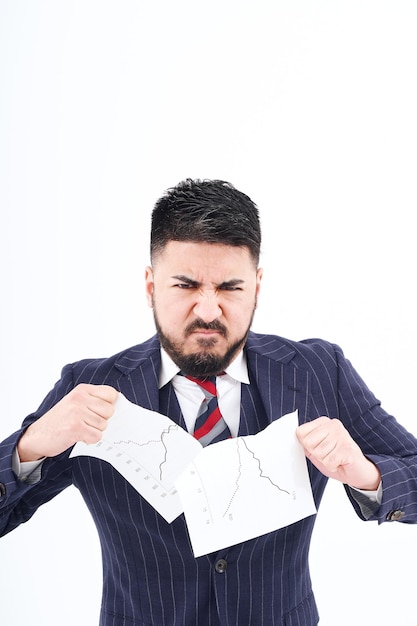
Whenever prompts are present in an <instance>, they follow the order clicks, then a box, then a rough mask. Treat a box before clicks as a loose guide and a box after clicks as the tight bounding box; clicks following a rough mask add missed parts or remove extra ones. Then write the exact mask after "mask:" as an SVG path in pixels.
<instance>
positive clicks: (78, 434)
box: [17, 384, 118, 462]
mask: <svg viewBox="0 0 417 626" xmlns="http://www.w3.org/2000/svg"><path fill="white" fill-rule="evenodd" d="M117 395H118V392H117V391H116V390H115V389H113V387H109V386H107V385H90V384H80V385H77V387H74V389H73V390H72V391H70V392H69V393H68V394H67V395H66V396H64V398H62V400H60V401H59V402H58V403H57V404H56V405H55V406H53V407H52V408H51V409H50V410H49V411H47V412H46V413H45V414H44V415H43V416H42V417H40V418H39V419H38V420H36V421H35V422H33V424H31V425H30V426H29V428H27V430H26V431H25V432H24V434H23V435H22V437H21V438H20V440H19V442H18V444H17V452H18V454H19V458H20V461H21V462H26V461H37V460H38V459H42V458H43V457H53V456H57V455H58V454H61V452H64V451H65V450H67V449H68V448H70V447H71V446H73V445H74V444H75V443H76V442H77V441H84V442H85V443H97V442H98V441H100V439H101V436H102V433H103V431H104V430H105V428H106V426H107V421H108V419H109V418H110V417H111V416H112V415H113V410H114V403H115V401H116V398H117Z"/></svg>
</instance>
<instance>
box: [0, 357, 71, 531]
mask: <svg viewBox="0 0 417 626" xmlns="http://www.w3.org/2000/svg"><path fill="white" fill-rule="evenodd" d="M73 386H74V383H73V376H72V366H70V365H68V366H66V367H65V368H64V369H63V370H62V377H61V379H60V380H59V381H58V382H57V384H56V385H55V387H54V388H53V389H52V391H51V392H50V393H49V394H48V395H47V396H46V398H45V400H44V401H43V402H42V404H41V405H40V407H39V409H38V410H37V411H36V412H35V413H32V414H31V415H29V416H28V417H27V418H26V419H25V420H24V422H23V424H22V427H21V428H20V429H19V430H17V431H16V432H15V433H13V434H12V435H10V437H8V438H7V439H5V440H4V441H3V442H2V443H0V536H2V535H5V534H7V533H8V532H10V531H12V530H13V529H14V528H16V527H17V526H19V525H20V524H22V523H23V522H26V521H27V520H28V519H30V518H31V517H32V515H33V514H34V513H35V512H36V510H37V509H38V507H39V506H41V505H42V504H44V503H45V502H48V501H49V500H51V499H52V498H53V497H54V496H56V495H57V494H58V493H60V492H61V491H62V490H63V489H65V488H66V487H67V486H68V485H70V484H71V482H72V471H71V461H70V460H69V458H68V456H69V453H70V450H67V451H66V452H64V453H62V454H60V455H59V456H56V457H53V458H49V459H46V460H45V461H44V463H43V466H42V474H41V479H40V481H39V482H37V483H36V484H34V485H30V484H28V483H27V482H25V481H24V480H19V479H18V478H17V477H16V475H15V473H14V472H13V468H12V458H13V452H14V450H15V448H16V445H17V443H18V441H19V439H20V437H21V436H22V435H23V433H24V432H25V430H26V429H27V428H28V426H30V424H32V423H33V422H34V421H36V420H37V419H39V418H40V417H41V416H42V415H44V414H45V413H46V412H47V411H48V410H49V409H50V408H52V407H53V406H54V405H55V404H56V403H57V402H59V400H61V399H62V398H63V397H64V396H65V395H66V394H67V393H68V392H69V391H70V390H71V389H72V388H73Z"/></svg>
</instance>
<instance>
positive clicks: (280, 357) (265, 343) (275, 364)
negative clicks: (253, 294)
mask: <svg viewBox="0 0 417 626" xmlns="http://www.w3.org/2000/svg"><path fill="white" fill-rule="evenodd" d="M245 353H246V357H247V363H248V370H249V377H250V379H251V382H253V383H254V384H255V385H256V386H257V388H258V390H259V393H260V395H261V398H262V401H263V404H264V407H265V410H266V412H267V415H268V419H269V420H273V419H277V417H280V416H281V415H284V414H285V412H290V411H291V410H294V409H293V408H291V406H292V404H291V406H290V405H288V407H289V408H288V411H286V410H285V408H284V407H286V405H287V403H286V402H283V391H284V388H283V386H282V384H278V383H279V382H280V383H284V385H285V388H291V390H292V392H293V391H303V390H302V389H298V388H297V389H295V388H294V385H292V383H293V375H292V374H291V375H290V374H289V373H288V381H287V380H286V381H285V382H284V381H283V372H285V370H286V369H287V368H284V370H283V366H284V365H288V364H289V363H290V362H291V360H292V359H293V357H294V355H295V354H296V351H295V350H294V348H293V347H292V345H291V343H290V342H287V341H286V340H284V339H281V338H279V337H275V336H271V335H261V334H256V333H252V332H250V333H249V336H248V340H247V343H246V346H245ZM115 367H116V368H117V369H118V370H119V371H120V372H121V374H122V376H120V378H119V388H120V391H121V392H122V393H123V394H124V395H125V396H126V397H127V398H128V399H129V400H131V401H132V402H135V403H136V404H140V405H141V406H143V407H144V408H147V409H150V410H152V411H158V410H159V389H158V383H159V372H160V367H161V351H160V344H159V340H158V338H157V336H156V335H154V336H153V337H151V338H150V339H148V341H145V342H144V343H142V344H139V345H137V346H134V347H133V348H129V349H128V350H126V351H125V352H122V353H121V354H119V355H118V357H117V359H116V361H115ZM290 370H291V371H292V370H293V368H290ZM300 373H301V372H300ZM305 382H306V381H305ZM299 383H301V380H300V376H298V386H299ZM303 387H304V392H305V391H306V389H305V385H303ZM290 395H291V396H292V395H293V394H292V393H291V394H290ZM283 411H284V412H283Z"/></svg>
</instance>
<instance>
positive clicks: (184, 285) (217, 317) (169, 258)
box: [145, 241, 262, 377]
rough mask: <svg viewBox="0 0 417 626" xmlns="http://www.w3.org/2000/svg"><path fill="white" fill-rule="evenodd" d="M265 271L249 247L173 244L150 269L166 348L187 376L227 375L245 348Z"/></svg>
mask: <svg viewBox="0 0 417 626" xmlns="http://www.w3.org/2000/svg"><path fill="white" fill-rule="evenodd" d="M261 278H262V270H261V269H257V268H256V267H255V265H254V261H253V259H252V257H251V256H250V253H249V250H248V249H247V248H246V247H236V246H227V245H222V244H210V243H194V242H188V241H170V242H168V244H167V245H166V246H165V248H164V249H163V251H162V252H161V253H160V254H159V255H157V257H156V259H155V260H154V265H153V268H150V267H147V268H146V277H145V279H146V293H147V298H148V303H149V306H151V307H153V311H154V318H155V325H156V329H157V332H158V335H159V339H160V341H161V345H162V346H163V347H164V349H165V350H166V351H167V353H168V354H169V355H170V357H171V358H172V359H173V361H174V362H175V363H176V364H177V365H178V366H179V367H180V368H181V370H182V371H184V372H185V373H187V374H190V375H193V376H200V377H203V376H209V375H212V374H216V373H219V372H221V371H223V370H224V369H225V368H226V367H227V366H228V365H229V363H231V361H233V359H234V358H235V357H236V355H237V354H238V352H239V350H240V349H241V348H242V347H243V345H244V343H245V341H246V337H247V334H248V332H249V328H250V326H251V323H252V319H253V315H254V311H255V307H256V301H257V296H258V293H259V288H260V283H261Z"/></svg>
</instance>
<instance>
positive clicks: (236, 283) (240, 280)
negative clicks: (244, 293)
mask: <svg viewBox="0 0 417 626" xmlns="http://www.w3.org/2000/svg"><path fill="white" fill-rule="evenodd" d="M244 282H245V281H244V280H243V278H232V279H231V280H225V281H224V283H221V284H220V285H219V288H220V289H225V288H227V287H228V288H230V287H238V286H239V285H243V284H244Z"/></svg>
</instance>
